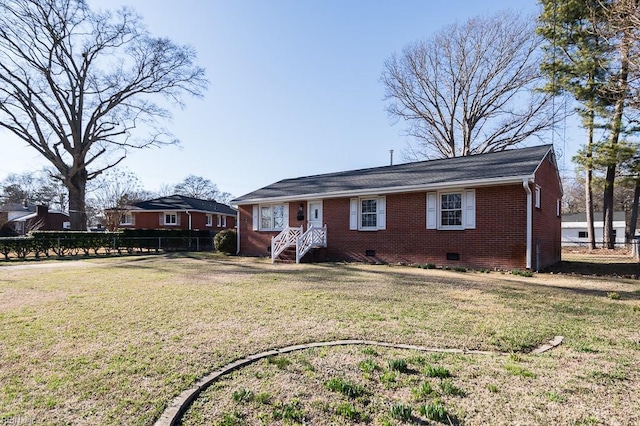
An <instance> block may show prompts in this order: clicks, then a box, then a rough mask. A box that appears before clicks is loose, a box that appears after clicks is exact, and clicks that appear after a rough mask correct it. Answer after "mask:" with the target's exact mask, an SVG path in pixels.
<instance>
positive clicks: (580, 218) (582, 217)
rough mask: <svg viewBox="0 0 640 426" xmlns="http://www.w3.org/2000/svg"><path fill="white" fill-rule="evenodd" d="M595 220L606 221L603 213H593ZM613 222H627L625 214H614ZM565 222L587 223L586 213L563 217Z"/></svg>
mask: <svg viewBox="0 0 640 426" xmlns="http://www.w3.org/2000/svg"><path fill="white" fill-rule="evenodd" d="M593 220H594V221H598V222H602V221H603V220H604V213H603V212H593ZM613 220H614V221H616V222H623V221H624V220H625V215H624V212H613ZM562 221H563V222H586V221H587V214H586V213H572V214H565V215H562Z"/></svg>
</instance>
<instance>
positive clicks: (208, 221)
mask: <svg viewBox="0 0 640 426" xmlns="http://www.w3.org/2000/svg"><path fill="white" fill-rule="evenodd" d="M206 217H207V219H206V222H205V226H213V215H212V214H207V216H206Z"/></svg>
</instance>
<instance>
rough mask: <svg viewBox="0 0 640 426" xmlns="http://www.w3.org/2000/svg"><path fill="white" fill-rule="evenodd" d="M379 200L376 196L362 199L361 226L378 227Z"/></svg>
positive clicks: (362, 227) (366, 227) (365, 227)
mask: <svg viewBox="0 0 640 426" xmlns="http://www.w3.org/2000/svg"><path fill="white" fill-rule="evenodd" d="M377 227H378V200H377V199H376V198H370V199H363V200H360V228H361V229H377Z"/></svg>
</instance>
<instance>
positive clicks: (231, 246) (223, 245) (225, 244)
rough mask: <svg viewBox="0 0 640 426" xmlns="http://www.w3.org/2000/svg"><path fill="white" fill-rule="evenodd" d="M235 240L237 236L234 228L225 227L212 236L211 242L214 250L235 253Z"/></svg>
mask: <svg viewBox="0 0 640 426" xmlns="http://www.w3.org/2000/svg"><path fill="white" fill-rule="evenodd" d="M237 241H238V237H237V235H236V231H235V229H225V230H224V231H220V232H218V233H217V234H216V236H215V237H213V244H214V246H215V247H216V250H218V251H220V252H222V253H226V254H235V252H236V249H237Z"/></svg>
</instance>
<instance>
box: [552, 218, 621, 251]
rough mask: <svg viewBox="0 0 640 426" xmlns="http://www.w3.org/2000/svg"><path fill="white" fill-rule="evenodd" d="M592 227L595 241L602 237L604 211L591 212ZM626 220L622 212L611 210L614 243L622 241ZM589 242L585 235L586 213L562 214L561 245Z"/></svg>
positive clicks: (599, 240)
mask: <svg viewBox="0 0 640 426" xmlns="http://www.w3.org/2000/svg"><path fill="white" fill-rule="evenodd" d="M593 219H594V220H593V228H594V231H595V234H596V238H595V239H596V242H602V241H603V239H604V213H602V212H594V213H593ZM625 226H626V221H625V217H624V212H613V239H614V241H615V242H616V243H620V244H622V243H624V232H625ZM588 242H589V238H588V236H587V214H586V213H574V214H567V215H563V216H562V245H563V246H568V245H580V244H585V243H588Z"/></svg>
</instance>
